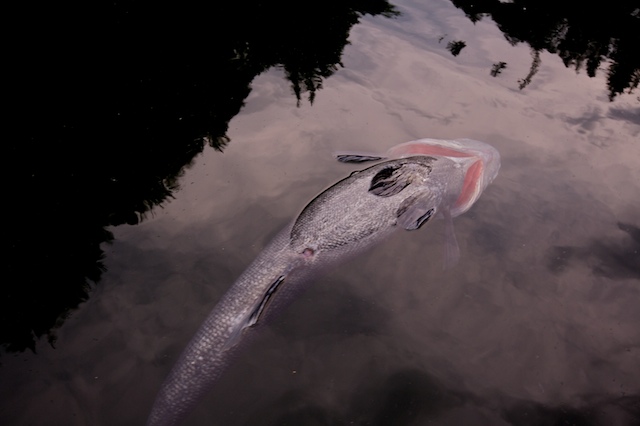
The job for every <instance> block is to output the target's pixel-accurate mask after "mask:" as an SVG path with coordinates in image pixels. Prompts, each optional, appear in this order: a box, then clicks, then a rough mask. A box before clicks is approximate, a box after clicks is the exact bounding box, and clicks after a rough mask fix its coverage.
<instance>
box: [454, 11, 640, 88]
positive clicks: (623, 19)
mask: <svg viewBox="0 0 640 426" xmlns="http://www.w3.org/2000/svg"><path fill="white" fill-rule="evenodd" d="M451 1H452V3H453V4H454V5H455V6H456V7H459V8H461V9H462V10H464V12H465V13H466V15H467V17H469V19H471V20H472V21H473V22H477V21H479V20H480V19H482V17H483V16H490V17H491V18H492V19H493V20H494V21H495V22H496V23H497V24H498V27H499V28H500V30H502V32H503V33H504V35H505V37H506V38H507V40H509V42H510V43H512V44H516V43H520V42H524V43H527V44H529V45H530V46H531V48H532V50H533V51H534V52H538V55H539V52H540V51H541V50H547V51H548V52H550V53H555V54H557V55H558V56H560V57H561V58H562V60H563V61H564V64H565V65H566V66H567V67H574V68H575V69H576V71H579V70H580V69H582V68H583V67H584V68H585V69H586V71H587V74H588V75H589V76H590V77H593V76H595V75H596V72H597V71H598V69H599V68H600V67H602V66H607V86H608V90H609V98H610V99H611V100H613V99H614V98H615V97H616V95H618V94H620V93H623V92H624V91H625V90H627V91H628V92H629V93H630V92H631V91H632V90H633V89H635V88H636V87H638V82H639V81H640V55H638V53H637V52H638V46H640V30H639V28H640V7H639V6H638V2H637V1H633V0H612V1H608V2H606V3H602V4H600V5H599V6H594V5H593V4H589V5H587V4H586V3H585V4H584V5H583V6H582V7H576V6H575V4H576V3H575V2H572V1H567V0H565V1H562V0H560V1H551V0H513V1H510V2H504V1H501V0H473V1H471V0H451ZM538 61H539V56H538ZM534 62H535V57H534ZM533 69H534V66H532V70H533ZM530 76H532V74H530ZM530 76H529V77H530ZM526 80H527V78H525V79H524V80H522V81H521V83H522V82H523V81H525V82H526ZM521 85H522V84H521ZM525 85H526V84H525Z"/></svg>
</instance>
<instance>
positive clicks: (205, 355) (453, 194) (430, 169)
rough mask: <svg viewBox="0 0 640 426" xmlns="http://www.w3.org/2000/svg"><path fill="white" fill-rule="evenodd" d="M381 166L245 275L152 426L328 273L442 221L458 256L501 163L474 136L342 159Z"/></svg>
mask: <svg viewBox="0 0 640 426" xmlns="http://www.w3.org/2000/svg"><path fill="white" fill-rule="evenodd" d="M385 158H386V160H385V161H381V162H379V163H377V164H375V165H373V166H371V167H368V168H366V169H363V170H360V171H357V172H354V173H352V174H351V175H350V176H348V177H346V178H344V179H342V180H340V181H339V182H337V183H336V184H334V185H333V186H331V187H329V188H328V189H326V190H325V191H323V192H321V193H320V194H319V195H318V196H316V197H315V198H314V199H313V200H312V201H311V202H309V204H307V206H306V207H305V208H304V209H303V210H302V212H301V213H300V214H299V215H298V217H297V218H296V219H295V220H294V221H293V223H291V224H290V225H289V226H287V227H285V229H284V230H282V231H281V232H280V233H279V234H278V235H277V236H276V237H275V238H274V239H273V240H272V241H271V242H270V243H269V244H268V245H267V247H265V249H264V250H263V251H262V252H261V253H260V254H259V255H258V257H257V258H256V259H255V260H254V261H253V263H252V264H251V265H250V266H249V267H248V268H247V269H246V270H245V271H244V272H243V273H242V274H241V275H240V277H239V278H238V279H237V280H236V282H235V283H234V284H233V286H231V288H230V289H229V290H228V291H227V293H226V294H225V295H224V296H223V297H222V299H221V300H220V301H219V302H218V304H217V305H216V306H215V307H214V308H213V310H212V312H211V313H210V314H209V316H208V317H207V319H206V320H205V321H204V323H203V324H202V325H201V326H200V329H199V330H198V331H197V332H196V334H195V336H194V337H193V338H192V339H191V341H190V342H189V344H188V345H187V347H186V349H185V350H184V351H183V353H182V354H181V355H180V358H179V359H178V361H177V362H176V364H175V365H174V367H173V369H172V370H171V372H170V373H169V376H168V377H167V379H166V380H165V381H164V383H163V385H162V387H161V389H160V391H159V393H158V395H157V397H156V400H155V402H154V405H153V407H152V410H151V414H150V416H149V418H148V421H147V425H148V426H161V425H162V426H170V425H177V424H179V423H180V422H181V421H182V420H183V419H184V418H185V417H186V416H187V415H188V414H189V412H190V411H191V410H192V409H193V408H194V406H195V405H196V404H197V403H198V401H199V400H200V399H201V398H202V397H203V396H204V395H205V394H206V393H207V392H208V391H209V389H210V388H211V387H212V385H213V384H214V383H215V381H216V380H217V379H218V378H219V377H220V376H221V375H222V373H223V372H224V370H225V369H226V367H227V366H228V365H229V363H230V362H231V361H232V358H233V356H234V354H235V353H237V352H238V351H239V350H240V349H241V348H242V347H245V346H246V345H247V344H248V343H249V342H250V340H251V339H252V337H253V336H254V335H255V334H256V332H257V330H258V329H259V328H260V326H261V325H262V324H264V323H265V322H268V320H269V318H270V317H272V316H273V315H274V314H275V313H276V312H277V311H279V309H280V308H281V307H283V306H284V305H286V304H287V303H288V302H290V301H291V300H292V299H293V298H294V296H295V294H296V293H297V292H299V291H300V290H301V289H302V288H303V287H304V284H305V283H307V282H309V281H310V280H311V279H313V278H316V277H317V276H318V275H319V274H320V273H321V272H322V270H326V269H327V268H331V267H332V266H335V265H336V264H338V262H342V261H344V260H345V259H347V258H349V257H350V256H353V255H355V254H357V253H360V252H362V251H363V250H365V249H367V248H369V247H371V246H373V245H374V244H376V243H377V242H379V241H381V240H383V239H384V238H385V237H387V236H388V235H389V234H390V233H392V232H393V231H394V230H396V229H399V228H402V229H405V230H409V231H411V230H416V229H418V228H420V227H421V226H423V225H424V224H425V223H427V222H429V221H430V220H431V219H432V218H434V217H436V216H441V217H442V218H444V219H445V224H446V228H447V229H449V231H447V234H448V235H449V237H450V238H452V241H453V242H450V243H448V245H451V247H449V248H447V253H448V255H449V256H452V257H453V258H455V257H456V256H457V252H458V249H457V244H456V243H455V237H453V227H452V223H451V218H452V217H453V216H457V215H459V214H461V213H463V212H465V211H466V210H468V209H469V208H470V207H471V205H473V203H475V201H477V199H478V198H479V196H480V194H481V193H482V191H483V190H484V189H485V188H486V186H487V185H488V184H489V183H490V182H491V181H492V180H493V179H494V178H495V177H496V175H497V173H498V169H499V167H500V156H499V154H498V152H497V151H496V150H495V149H494V148H493V147H491V146H489V145H487V144H485V143H482V142H478V141H472V140H469V139H460V140H455V141H441V140H435V139H421V140H418V141H412V142H407V143H404V144H401V145H398V146H395V147H393V148H391V149H390V150H389V151H388V152H387V153H386V154H385V155H384V156H376V155H369V156H367V155H363V154H340V156H339V160H341V161H350V162H354V161H355V162H362V161H380V160H383V159H385Z"/></svg>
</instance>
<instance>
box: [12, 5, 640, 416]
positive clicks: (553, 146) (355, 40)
mask: <svg viewBox="0 0 640 426" xmlns="http://www.w3.org/2000/svg"><path fill="white" fill-rule="evenodd" d="M422 3H423V2H419V1H410V0H407V1H404V2H402V3H401V4H400V5H399V6H398V9H399V10H400V11H401V12H402V15H401V16H400V17H398V18H397V19H393V20H390V19H386V18H383V17H367V18H365V19H363V23H362V24H359V25H356V26H355V27H353V29H352V31H351V35H350V39H349V41H350V45H348V46H347V47H346V49H345V51H344V56H343V58H342V62H343V64H344V68H341V69H339V70H338V71H337V72H336V73H335V75H333V76H332V77H331V78H329V79H327V80H326V81H325V82H324V84H323V89H322V90H321V91H319V92H318V93H317V95H316V97H315V99H314V102H313V105H310V104H309V103H305V102H302V103H301V104H300V106H299V107H297V106H296V104H297V99H296V97H295V96H292V94H291V88H290V85H289V83H288V82H287V81H286V80H285V79H284V78H283V71H282V70H277V69H272V70H270V71H268V72H266V73H264V74H261V75H260V76H259V77H257V78H256V79H255V80H254V81H253V83H252V91H251V93H250V94H249V96H248V98H247V99H246V105H245V106H244V108H243V109H242V111H241V112H240V114H239V115H237V116H236V117H235V118H234V119H233V120H232V121H231V122H230V125H229V131H228V136H229V137H230V140H231V143H230V144H229V145H228V146H227V148H226V149H225V151H224V153H222V154H221V153H220V152H216V151H214V150H212V149H207V150H205V151H204V153H203V154H202V155H200V156H199V157H198V158H197V160H196V161H195V163H194V164H193V166H192V167H191V168H190V169H189V170H187V172H186V173H185V175H184V176H183V177H182V179H181V181H180V186H181V189H180V191H178V192H176V193H175V199H173V200H172V201H171V202H169V203H167V204H166V205H165V206H164V207H163V208H156V209H154V210H153V212H152V214H151V215H149V217H148V219H147V220H146V221H144V222H143V223H141V224H140V225H136V226H130V225H122V226H118V227H114V228H111V231H112V232H113V234H114V237H115V238H114V242H113V244H112V245H110V246H104V250H105V252H106V254H107V256H106V259H105V265H106V268H107V272H106V273H105V274H104V276H103V278H102V280H101V283H100V285H98V286H96V287H95V289H94V291H93V293H92V295H91V298H90V299H89V300H88V301H87V302H86V303H85V304H83V305H82V306H81V308H80V309H79V310H78V311H77V312H75V313H74V314H73V315H72V316H71V317H70V318H69V319H68V320H67V321H66V323H65V324H64V326H63V327H62V328H61V329H60V330H59V333H58V341H57V345H56V347H57V348H56V349H52V348H51V347H49V346H47V345H41V346H39V347H38V354H37V355H34V354H31V353H22V354H19V355H15V356H3V358H2V364H3V365H2V371H1V372H0V375H1V382H2V383H3V385H2V386H1V388H0V392H1V394H0V395H1V396H2V400H3V404H2V409H1V410H0V423H3V424H30V423H33V424H52V425H53V424H72V425H89V424H90V425H100V424H104V425H109V424H142V423H143V422H144V419H145V418H146V416H147V414H148V410H149V408H150V406H151V403H152V401H153V398H154V397H155V393H156V392H157V390H158V388H159V385H160V383H161V381H162V380H163V378H164V376H165V375H166V374H167V372H168V370H169V369H170V368H171V366H172V364H173V362H174V361H175V359H176V357H177V356H178V355H179V353H180V351H181V350H182V349H183V348H184V346H185V344H186V343H187V341H188V340H189V339H190V338H191V336H192V334H193V332H194V331H195V330H196V328H197V327H198V325H199V324H200V323H201V321H202V320H203V318H204V317H205V316H206V315H207V314H208V312H209V311H210V309H211V308H212V307H213V306H214V305H215V303H216V301H217V300H218V299H219V297H220V296H221V295H222V294H223V293H224V291H225V290H226V288H228V286H229V285H230V284H231V283H232V282H233V280H234V279H235V278H236V277H237V276H238V275H239V274H240V273H241V272H242V270H243V269H244V267H246V265H247V264H248V263H249V262H251V260H252V259H253V258H254V257H255V256H256V254H257V253H258V252H259V251H260V249H261V248H262V247H263V246H264V244H265V243H266V242H267V241H268V240H269V238H270V237H271V236H273V235H274V234H275V233H276V232H277V231H278V230H279V229H280V228H281V227H282V226H284V224H285V223H286V222H287V221H289V220H290V219H291V218H293V217H295V215H296V214H298V213H299V211H300V210H301V208H302V207H303V206H304V205H305V204H306V202H307V201H308V200H310V199H311V198H313V197H314V196H315V195H316V194H317V193H318V192H320V191H321V190H323V189H324V188H326V187H327V186H329V185H331V184H332V183H334V182H335V181H337V180H338V179H340V178H342V177H344V176H346V175H348V174H349V173H350V172H351V171H353V170H357V169H358V168H360V167H359V166H352V165H344V164H339V163H337V162H336V161H335V160H333V158H332V153H333V152H335V151H338V150H362V151H366V152H383V151H384V150H386V149H387V148H388V147H390V146H393V145H395V144H397V143H400V142H404V141H408V140H412V139H416V138H420V137H432V138H442V139H453V138H458V137H470V138H473V139H478V140H482V141H486V142H488V143H490V144H492V145H493V146H495V147H496V148H497V149H498V150H499V151H500V153H501V155H502V169H501V171H500V174H499V176H498V178H497V179H496V181H495V182H494V183H493V184H492V185H491V186H490V187H489V188H488V189H487V190H486V191H485V193H484V194H483V195H482V197H481V199H480V200H479V201H478V203H477V204H476V205H475V206H474V207H473V208H472V209H471V210H470V211H469V212H467V213H466V214H464V215H462V216H460V217H459V218H457V219H456V220H455V225H456V233H457V236H458V240H459V242H460V246H461V255H462V258H461V261H460V264H459V265H458V266H457V267H456V268H454V269H453V270H449V271H442V268H441V257H442V240H443V237H442V229H441V226H440V224H439V223H438V222H437V221H434V222H435V223H433V224H431V225H430V226H428V227H426V228H425V229H422V230H420V231H419V232H418V233H402V232H401V233H398V234H396V235H395V236H394V237H392V238H391V239H390V240H389V241H388V242H387V243H386V244H382V245H380V246H379V247H377V248H375V249H374V250H372V251H371V252H369V253H368V254H366V255H364V256H361V257H360V258H358V259H356V260H354V261H352V262H350V263H349V264H346V265H343V266H341V267H340V268H338V269H336V270H335V271H333V272H332V273H330V274H329V275H328V276H326V277H324V278H322V279H320V280H319V281H318V282H316V283H315V284H314V285H313V286H311V287H310V289H309V291H308V292H307V293H305V294H304V295H303V296H302V297H301V298H300V299H299V300H298V301H296V302H295V303H294V304H293V305H292V306H291V307H290V309H288V310H287V311H286V312H284V313H283V314H282V315H281V317H280V318H279V319H278V320H277V321H276V322H275V323H274V324H273V325H272V326H270V327H269V328H268V329H267V330H265V332H264V334H263V336H262V337H261V338H260V339H259V341H258V342H257V343H256V344H255V345H254V347H253V348H252V349H251V351H250V352H247V353H245V354H243V355H242V356H241V357H240V359H239V360H238V362H237V364H236V365H234V366H233V367H232V368H231V369H230V370H229V372H228V374H227V375H226V376H225V377H224V378H223V379H222V380H221V381H220V382H219V384H218V385H217V386H216V389H214V391H213V392H212V393H211V394H210V395H209V396H208V397H207V398H206V399H205V401H204V402H203V403H202V404H201V405H200V406H199V407H198V408H197V410H196V411H195V412H194V414H193V416H192V417H190V418H189V420H188V421H187V422H186V423H185V424H188V425H199V424H211V423H212V422H214V421H215V424H222V425H245V424H263V425H274V426H275V425H283V424H304V425H314V424H318V425H324V424H362V425H365V424H366V425H389V424H398V425H405V424H406V425H410V424H411V425H414V424H415V425H422V424H428V423H429V422H435V423H439V424H446V425H457V424H478V425H482V424H487V425H500V424H505V425H507V424H554V422H560V421H569V420H571V421H573V422H575V423H576V424H589V425H595V424H602V425H604V424H620V425H631V424H633V423H632V421H633V420H634V417H635V420H636V421H637V420H638V417H637V416H640V408H638V404H639V399H640V386H639V385H638V384H639V383H640V370H639V369H638V365H640V327H638V325H639V324H640V313H639V310H638V309H637V306H638V301H639V300H640V269H639V267H638V265H639V264H640V255H639V252H640V238H639V235H638V234H639V232H640V230H639V227H640V222H638V217H640V209H639V207H640V206H639V205H638V197H637V194H639V193H640V179H638V172H637V170H638V165H639V164H640V145H638V140H639V139H640V122H639V119H638V117H640V107H638V103H637V99H636V97H637V95H636V94H622V95H620V96H618V98H617V99H616V101H615V102H614V103H611V102H609V99H608V93H607V90H606V84H605V81H604V78H605V77H604V75H602V74H601V75H599V76H596V77H595V78H589V77H587V76H586V75H584V74H579V75H576V73H575V71H574V70H572V69H567V68H566V67H565V66H564V64H563V63H562V61H561V60H560V59H559V58H558V57H556V56H554V55H551V54H549V53H545V52H543V53H541V55H540V56H541V65H540V68H539V71H538V73H537V74H536V75H535V77H534V78H533V79H532V80H531V83H530V84H529V85H528V86H527V87H525V88H524V89H523V90H519V88H518V80H519V79H521V78H522V77H523V76H526V75H527V73H528V71H529V68H530V65H531V52H530V50H529V49H528V48H527V47H526V46H524V45H517V46H512V45H510V44H509V43H508V42H507V41H506V40H505V39H504V36H503V35H502V33H501V32H500V31H499V30H498V29H497V28H496V27H495V25H494V24H493V23H492V22H491V21H490V20H489V19H483V20H482V21H480V22H477V23H476V24H475V25H474V24H472V23H471V22H470V21H469V20H468V19H467V18H466V17H465V15H464V13H462V12H461V11H459V10H457V9H455V8H454V7H453V6H452V5H451V4H450V3H448V2H444V1H434V2H430V3H429V5H423V4H422ZM442 37H444V38H443V39H441V38H442ZM451 40H464V41H465V42H466V47H465V48H464V49H463V50H461V52H460V54H459V55H458V56H455V57H454V56H452V55H451V53H450V52H449V51H448V50H447V48H446V43H448V42H449V41H451ZM500 60H504V61H505V62H507V63H508V66H507V67H506V68H505V69H504V70H502V72H501V73H500V74H499V75H498V76H497V77H492V76H491V75H490V69H491V64H493V63H495V62H497V61H500ZM536 421H537V423H536ZM527 422H530V423H527Z"/></svg>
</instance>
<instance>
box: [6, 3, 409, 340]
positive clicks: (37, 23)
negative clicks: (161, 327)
mask: <svg viewBox="0 0 640 426" xmlns="http://www.w3.org/2000/svg"><path fill="white" fill-rule="evenodd" d="M29 7H30V6H29ZM292 9H295V11H296V14H295V16H296V17H297V18H296V19H291V16H292V15H291V10H292ZM364 14H370V15H379V14H382V15H384V16H387V17H392V16H394V15H396V14H397V12H396V11H395V10H394V8H393V6H391V5H390V4H389V3H388V2H387V1H384V0H374V1H360V0H351V1H338V0H335V1H329V2H323V3H322V4H321V5H320V4H316V3H299V2H296V3H293V2H277V3H265V2H258V1H249V2H228V3H227V2H225V3H219V2H218V3H211V4H203V5H201V6H195V5H190V4H180V6H176V5H175V4H170V5H162V4H158V3H148V4H139V3H135V4H129V3H112V4H109V5H105V6H95V7H94V6H84V8H83V9H76V8H75V7H72V6H67V5H63V4H50V5H40V6H38V9H33V8H32V9H29V10H18V11H14V14H13V16H12V17H11V18H12V20H13V22H14V24H15V26H16V27H18V28H21V29H22V30H23V31H21V32H20V31H19V32H17V33H15V34H14V35H13V36H14V40H13V47H12V48H11V49H13V50H11V49H10V56H11V57H12V60H11V61H8V62H9V63H11V69H10V73H9V74H10V77H9V82H10V84H11V85H12V94H13V98H10V105H11V110H12V111H13V114H15V117H14V118H12V119H11V120H10V121H12V124H13V126H14V127H15V129H14V130H13V132H11V133H10V134H9V137H8V138H7V139H8V140H9V142H8V143H5V144H4V145H3V146H4V154H5V155H4V158H5V159H7V160H8V163H9V170H8V177H9V181H8V185H7V188H8V192H9V193H8V195H7V196H6V197H5V199H6V200H7V208H6V210H8V212H9V218H8V221H7V222H6V223H7V224H8V226H7V228H8V236H7V238H6V239H5V241H6V243H5V248H6V250H5V253H7V252H8V253H9V255H8V256H7V257H6V258H5V259H6V260H5V261H4V265H5V267H6V268H5V269H6V271H7V276H8V277H9V280H10V281H9V282H6V283H5V285H4V286H3V291H2V294H1V295H0V312H1V313H0V346H3V347H4V348H6V349H7V350H9V351H23V350H25V349H26V348H30V349H32V350H34V351H35V342H36V340H37V339H38V338H39V337H41V336H43V335H46V336H47V337H48V340H49V342H50V343H51V344H53V343H54V341H55V334H54V331H53V330H55V328H57V327H59V326H60V325H61V324H62V322H63V321H64V319H65V318H66V316H68V315H69V313H70V312H71V311H72V310H73V309H75V308H76V307H77V306H78V304H79V303H80V302H82V301H83V300H86V299H87V298H88V295H89V291H90V285H91V284H90V283H91V282H94V283H95V282H97V281H99V279H100V276H101V274H102V272H104V267H103V265H102V262H101V259H102V257H103V251H102V250H101V248H100V244H101V243H103V242H109V241H111V240H112V235H111V234H110V233H109V232H108V231H107V230H106V229H105V227H107V226H109V225H119V224H124V223H128V224H136V223H139V222H140V220H142V218H143V217H144V215H145V213H147V212H148V211H149V210H150V209H151V208H152V207H153V206H156V205H160V204H162V203H163V201H165V200H166V199H167V198H170V197H171V194H172V192H173V191H174V190H176V189H177V187H178V179H179V178H180V176H181V174H182V173H183V171H184V170H185V168H186V167H189V165H190V163H191V162H192V160H193V158H194V157H195V156H196V155H197V154H199V153H200V152H201V151H202V150H203V149H204V146H205V145H206V144H209V145H210V146H212V147H213V148H215V149H217V150H220V151H222V150H223V149H224V147H225V145H226V144H227V143H228V142H229V139H228V137H227V136H226V132H227V128H228V123H229V121H230V120H231V119H232V118H233V117H234V116H235V115H236V114H237V113H238V112H239V111H240V109H241V108H242V106H243V104H244V100H245V98H246V97H247V96H248V94H249V92H250V91H251V87H250V84H251V81H252V80H253V78H254V77H255V76H257V75H258V74H260V73H262V72H263V71H265V70H267V69H268V68H270V67H273V66H279V67H282V68H283V69H284V71H285V75H286V77H287V78H288V79H289V81H290V82H291V86H292V91H293V93H294V95H295V96H296V97H297V98H298V101H300V99H301V98H302V96H303V94H305V93H308V99H309V101H311V102H313V100H314V97H315V94H316V92H317V91H318V90H319V89H320V88H321V87H322V81H323V79H324V78H327V77H329V76H331V75H332V74H333V73H334V72H335V70H336V69H337V67H338V66H339V65H340V60H341V56H342V52H343V49H344V47H345V45H346V44H347V38H348V35H349V31H350V29H351V27H352V26H353V25H354V24H356V23H357V22H358V21H359V19H360V18H361V16H362V15H364Z"/></svg>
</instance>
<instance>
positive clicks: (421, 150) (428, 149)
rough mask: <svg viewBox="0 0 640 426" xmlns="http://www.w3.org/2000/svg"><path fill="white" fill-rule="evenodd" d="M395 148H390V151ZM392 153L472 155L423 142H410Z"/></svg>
mask: <svg viewBox="0 0 640 426" xmlns="http://www.w3.org/2000/svg"><path fill="white" fill-rule="evenodd" d="M394 151H395V150H393V149H392V152H394ZM394 154H422V155H440V156H442V157H473V156H474V155H473V154H469V153H468V152H463V151H457V150H455V149H451V148H445V147H443V146H438V145H426V144H423V143H416V144H410V145H406V146H403V147H399V148H398V151H397V152H394Z"/></svg>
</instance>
